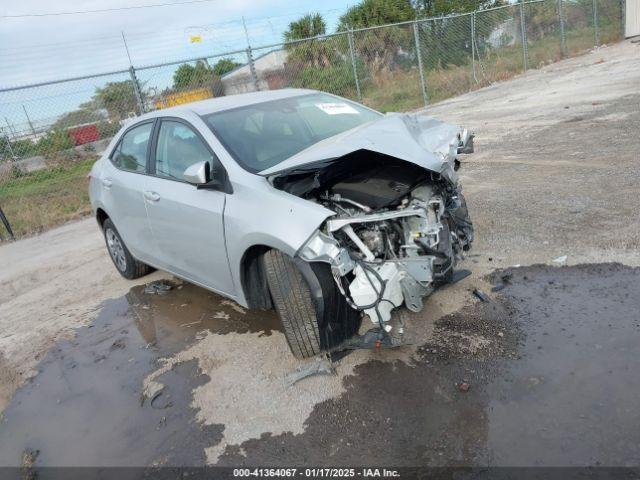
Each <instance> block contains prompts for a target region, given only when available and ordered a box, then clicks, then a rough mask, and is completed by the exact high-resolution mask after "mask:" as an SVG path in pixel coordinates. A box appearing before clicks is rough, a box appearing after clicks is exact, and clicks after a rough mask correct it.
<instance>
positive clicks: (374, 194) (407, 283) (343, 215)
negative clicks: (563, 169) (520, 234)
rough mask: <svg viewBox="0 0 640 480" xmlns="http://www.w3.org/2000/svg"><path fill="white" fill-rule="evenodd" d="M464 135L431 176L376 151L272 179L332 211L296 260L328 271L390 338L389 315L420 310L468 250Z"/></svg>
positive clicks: (467, 143)
mask: <svg viewBox="0 0 640 480" xmlns="http://www.w3.org/2000/svg"><path fill="white" fill-rule="evenodd" d="M472 139H473V136H472V135H470V134H468V133H467V131H466V130H461V131H460V133H458V135H457V136H456V137H455V139H454V140H455V141H454V142H453V145H452V147H453V148H451V149H450V151H449V152H447V154H444V155H442V160H443V162H442V166H443V168H442V169H441V170H440V171H438V172H436V171H433V170H431V169H428V168H424V167H423V166H420V165H418V164H416V163H410V162H407V161H405V160H402V159H399V158H395V157H391V156H388V155H385V154H381V153H379V152H373V151H368V150H358V151H355V152H352V153H350V154H349V155H346V156H344V157H342V158H340V159H339V161H333V162H331V161H327V162H324V163H319V164H318V165H316V166H315V168H309V167H306V168H305V169H304V170H296V171H292V172H288V174H287V175H283V176H279V177H277V178H275V179H274V180H273V182H274V185H275V186H276V187H277V188H279V189H281V190H284V191H286V192H289V193H292V194H294V195H297V196H300V197H302V198H305V199H307V200H310V201H313V202H317V203H320V204H322V205H323V206H324V207H326V208H327V209H329V210H331V211H333V212H335V215H334V216H331V217H330V218H329V219H327V220H326V221H325V223H324V224H323V225H322V226H321V228H319V229H318V230H317V231H316V233H315V234H314V235H313V236H312V237H311V238H310V239H309V240H308V241H307V243H306V244H305V245H304V246H303V248H302V249H301V250H300V251H299V253H298V255H299V256H300V257H301V258H302V259H303V260H306V261H308V262H314V261H316V262H317V261H321V262H326V263H329V264H330V265H331V271H332V274H333V278H334V280H335V282H336V285H337V287H338V289H339V290H340V292H341V293H342V295H344V297H345V298H346V299H347V302H348V304H349V305H350V306H351V307H352V308H354V309H357V310H359V311H361V312H363V314H365V315H367V316H368V317H369V318H370V319H371V321H372V322H373V323H375V324H378V325H379V326H380V327H381V328H383V329H385V330H386V331H387V332H388V331H389V330H391V326H390V325H389V324H388V323H387V322H389V320H390V319H391V314H392V311H393V310H394V309H396V308H398V307H400V306H402V305H403V304H404V305H405V306H406V307H407V308H408V309H409V310H411V311H414V312H418V311H420V310H421V309H422V308H423V298H424V297H425V296H426V295H428V294H430V293H431V292H432V291H433V289H434V288H435V287H436V286H437V285H438V284H440V283H446V282H448V281H449V279H450V278H451V276H452V275H453V270H454V267H455V265H456V262H457V261H458V260H459V259H460V258H462V255H463V252H464V251H466V250H468V249H469V248H470V247H471V243H472V241H473V225H472V223H471V221H470V219H469V214H468V211H467V206H466V202H465V199H464V197H463V196H462V193H461V191H460V186H459V185H458V181H457V175H456V173H455V171H456V170H457V168H458V167H459V165H460V163H459V161H458V158H457V156H458V154H462V153H471V152H472V151H473V141H472Z"/></svg>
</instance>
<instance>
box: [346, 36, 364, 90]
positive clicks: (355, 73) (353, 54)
mask: <svg viewBox="0 0 640 480" xmlns="http://www.w3.org/2000/svg"><path fill="white" fill-rule="evenodd" d="M347 38H348V40H349V54H350V55H351V66H352V67H353V79H354V81H355V82H356V93H357V94H358V100H362V92H360V80H358V66H357V65H356V52H355V48H354V46H353V32H352V31H351V29H349V32H348V33H347Z"/></svg>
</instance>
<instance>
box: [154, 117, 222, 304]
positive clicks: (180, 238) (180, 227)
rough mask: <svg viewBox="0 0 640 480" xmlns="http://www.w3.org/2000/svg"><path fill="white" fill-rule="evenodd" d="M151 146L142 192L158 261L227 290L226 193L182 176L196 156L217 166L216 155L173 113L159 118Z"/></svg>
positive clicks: (193, 277)
mask: <svg viewBox="0 0 640 480" xmlns="http://www.w3.org/2000/svg"><path fill="white" fill-rule="evenodd" d="M152 149H153V152H152V155H151V171H150V175H149V176H148V177H147V182H146V187H145V191H144V198H145V203H146V206H147V217H148V219H149V225H150V228H151V231H152V233H153V237H154V239H155V245H156V248H157V254H158V260H159V265H158V266H159V267H160V268H165V269H167V270H169V271H171V272H173V273H175V274H177V275H179V276H181V277H184V278H186V279H188V280H191V281H193V282H195V283H198V284H200V285H202V286H205V287H207V288H210V289H212V290H215V291H218V292H221V293H225V294H232V293H233V283H232V280H231V272H230V269H229V262H228V260H227V252H226V246H225V238H224V227H223V214H224V207H225V201H226V194H225V193H224V192H222V191H216V190H205V189H202V190H198V189H197V188H196V187H195V185H191V184H189V183H187V182H185V181H184V180H183V178H184V177H183V173H184V171H185V169H186V168H187V167H189V166H191V165H193V164H194V163H197V162H201V161H206V162H209V166H210V168H211V171H214V170H219V169H221V168H222V166H221V165H220V163H219V161H218V158H217V157H216V155H215V154H214V152H213V150H212V149H211V148H210V147H209V145H207V143H206V142H205V140H204V139H203V138H202V137H201V136H200V134H199V133H198V132H197V130H196V129H195V128H194V127H192V126H191V125H190V124H189V123H187V122H186V121H184V120H182V119H178V118H173V117H172V118H164V119H161V120H160V123H159V126H158V127H157V131H156V134H155V138H154V142H153V147H152Z"/></svg>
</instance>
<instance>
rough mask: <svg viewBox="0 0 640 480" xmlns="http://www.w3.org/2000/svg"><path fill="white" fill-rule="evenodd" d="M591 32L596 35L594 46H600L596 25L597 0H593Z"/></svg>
mask: <svg viewBox="0 0 640 480" xmlns="http://www.w3.org/2000/svg"><path fill="white" fill-rule="evenodd" d="M593 32H594V34H595V36H596V47H599V46H600V26H599V25H598V0H593Z"/></svg>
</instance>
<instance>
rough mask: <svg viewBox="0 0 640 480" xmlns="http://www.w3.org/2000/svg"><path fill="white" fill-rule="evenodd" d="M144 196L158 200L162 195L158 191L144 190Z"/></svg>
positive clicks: (153, 200)
mask: <svg viewBox="0 0 640 480" xmlns="http://www.w3.org/2000/svg"><path fill="white" fill-rule="evenodd" d="M144 198H146V199H147V200H149V201H150V202H157V201H158V200H160V195H158V194H157V193H156V192H149V191H147V192H144Z"/></svg>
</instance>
